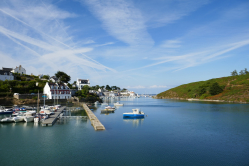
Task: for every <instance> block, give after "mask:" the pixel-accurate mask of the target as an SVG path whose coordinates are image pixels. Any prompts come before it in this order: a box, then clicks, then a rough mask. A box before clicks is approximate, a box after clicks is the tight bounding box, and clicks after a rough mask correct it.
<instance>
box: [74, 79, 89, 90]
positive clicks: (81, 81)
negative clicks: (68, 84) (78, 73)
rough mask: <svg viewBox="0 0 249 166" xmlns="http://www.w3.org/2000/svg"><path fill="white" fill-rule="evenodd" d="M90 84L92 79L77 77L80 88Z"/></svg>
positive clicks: (77, 84)
mask: <svg viewBox="0 0 249 166" xmlns="http://www.w3.org/2000/svg"><path fill="white" fill-rule="evenodd" d="M85 85H88V86H90V81H89V80H88V79H87V80H85V79H77V81H76V86H77V87H78V90H81V89H82V87H83V86H85Z"/></svg>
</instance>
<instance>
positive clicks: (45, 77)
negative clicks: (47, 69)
mask: <svg viewBox="0 0 249 166" xmlns="http://www.w3.org/2000/svg"><path fill="white" fill-rule="evenodd" d="M42 78H44V79H47V80H48V79H49V78H50V76H49V75H44V76H43V77H42Z"/></svg>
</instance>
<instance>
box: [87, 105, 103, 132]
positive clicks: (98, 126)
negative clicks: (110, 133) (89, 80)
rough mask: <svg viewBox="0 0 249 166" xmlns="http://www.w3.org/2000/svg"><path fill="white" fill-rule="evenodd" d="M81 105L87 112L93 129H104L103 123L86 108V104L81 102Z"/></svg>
mask: <svg viewBox="0 0 249 166" xmlns="http://www.w3.org/2000/svg"><path fill="white" fill-rule="evenodd" d="M83 107H84V109H85V111H86V113H87V116H88V118H89V119H90V121H91V124H92V126H93V128H94V129H95V130H105V127H104V125H102V123H101V122H100V121H99V120H98V118H97V117H96V116H95V115H94V113H93V112H92V111H91V110H90V109H89V108H88V106H87V105H86V104H83Z"/></svg>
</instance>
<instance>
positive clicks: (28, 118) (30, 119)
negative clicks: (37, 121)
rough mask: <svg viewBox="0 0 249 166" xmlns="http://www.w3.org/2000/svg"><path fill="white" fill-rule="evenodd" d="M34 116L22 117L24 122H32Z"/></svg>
mask: <svg viewBox="0 0 249 166" xmlns="http://www.w3.org/2000/svg"><path fill="white" fill-rule="evenodd" d="M34 118H35V117H34V116H25V117H24V121H25V122H33V121H34Z"/></svg>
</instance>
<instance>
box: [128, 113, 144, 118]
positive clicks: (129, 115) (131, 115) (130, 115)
mask: <svg viewBox="0 0 249 166" xmlns="http://www.w3.org/2000/svg"><path fill="white" fill-rule="evenodd" d="M123 117H124V118H126V117H127V118H144V115H143V114H123Z"/></svg>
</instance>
